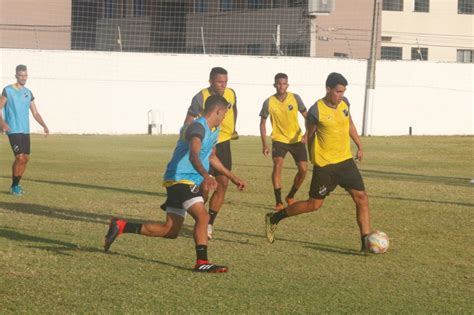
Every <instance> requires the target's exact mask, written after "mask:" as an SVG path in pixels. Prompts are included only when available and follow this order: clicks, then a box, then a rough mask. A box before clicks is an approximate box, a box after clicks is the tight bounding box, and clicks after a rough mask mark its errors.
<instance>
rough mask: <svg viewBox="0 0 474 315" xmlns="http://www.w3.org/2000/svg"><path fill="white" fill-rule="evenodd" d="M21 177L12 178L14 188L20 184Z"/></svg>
mask: <svg viewBox="0 0 474 315" xmlns="http://www.w3.org/2000/svg"><path fill="white" fill-rule="evenodd" d="M20 179H21V176H12V187H13V186H18V185H19V184H20Z"/></svg>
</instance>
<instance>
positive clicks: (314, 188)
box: [309, 158, 365, 199]
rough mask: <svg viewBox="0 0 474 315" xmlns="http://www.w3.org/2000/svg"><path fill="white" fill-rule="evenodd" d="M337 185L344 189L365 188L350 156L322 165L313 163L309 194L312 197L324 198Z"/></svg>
mask: <svg viewBox="0 0 474 315" xmlns="http://www.w3.org/2000/svg"><path fill="white" fill-rule="evenodd" d="M337 185H339V186H341V187H342V188H344V189H346V190H359V191H364V190H365V186H364V181H363V180H362V175H360V172H359V169H358V168H357V166H356V165H355V162H354V160H353V159H352V158H351V159H349V160H345V161H343V162H340V163H336V164H330V165H326V166H323V167H319V166H316V165H315V166H314V167H313V178H312V179H311V188H310V189H309V196H310V197H311V198H314V199H324V198H326V196H329V193H330V192H331V191H333V190H334V189H335V188H336V187H337Z"/></svg>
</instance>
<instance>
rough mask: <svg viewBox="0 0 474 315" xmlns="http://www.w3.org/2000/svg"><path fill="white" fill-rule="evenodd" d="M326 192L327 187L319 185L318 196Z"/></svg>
mask: <svg viewBox="0 0 474 315" xmlns="http://www.w3.org/2000/svg"><path fill="white" fill-rule="evenodd" d="M327 193H328V188H327V187H326V186H325V185H323V186H321V187H319V195H320V196H325V195H326V194H327Z"/></svg>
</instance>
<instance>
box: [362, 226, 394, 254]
mask: <svg viewBox="0 0 474 315" xmlns="http://www.w3.org/2000/svg"><path fill="white" fill-rule="evenodd" d="M388 245H389V240H388V236H387V234H385V233H384V232H382V231H373V232H370V233H369V235H367V238H366V239H365V248H367V249H368V250H369V252H371V253H374V254H383V253H385V252H386V251H387V250H388Z"/></svg>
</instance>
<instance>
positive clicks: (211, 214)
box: [209, 209, 219, 225]
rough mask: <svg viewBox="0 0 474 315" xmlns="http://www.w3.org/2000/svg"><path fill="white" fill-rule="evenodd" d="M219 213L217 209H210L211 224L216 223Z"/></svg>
mask: <svg viewBox="0 0 474 315" xmlns="http://www.w3.org/2000/svg"><path fill="white" fill-rule="evenodd" d="M218 213H219V212H217V211H215V210H212V209H209V224H210V225H213V224H214V220H215V219H216V217H217V214H218Z"/></svg>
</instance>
